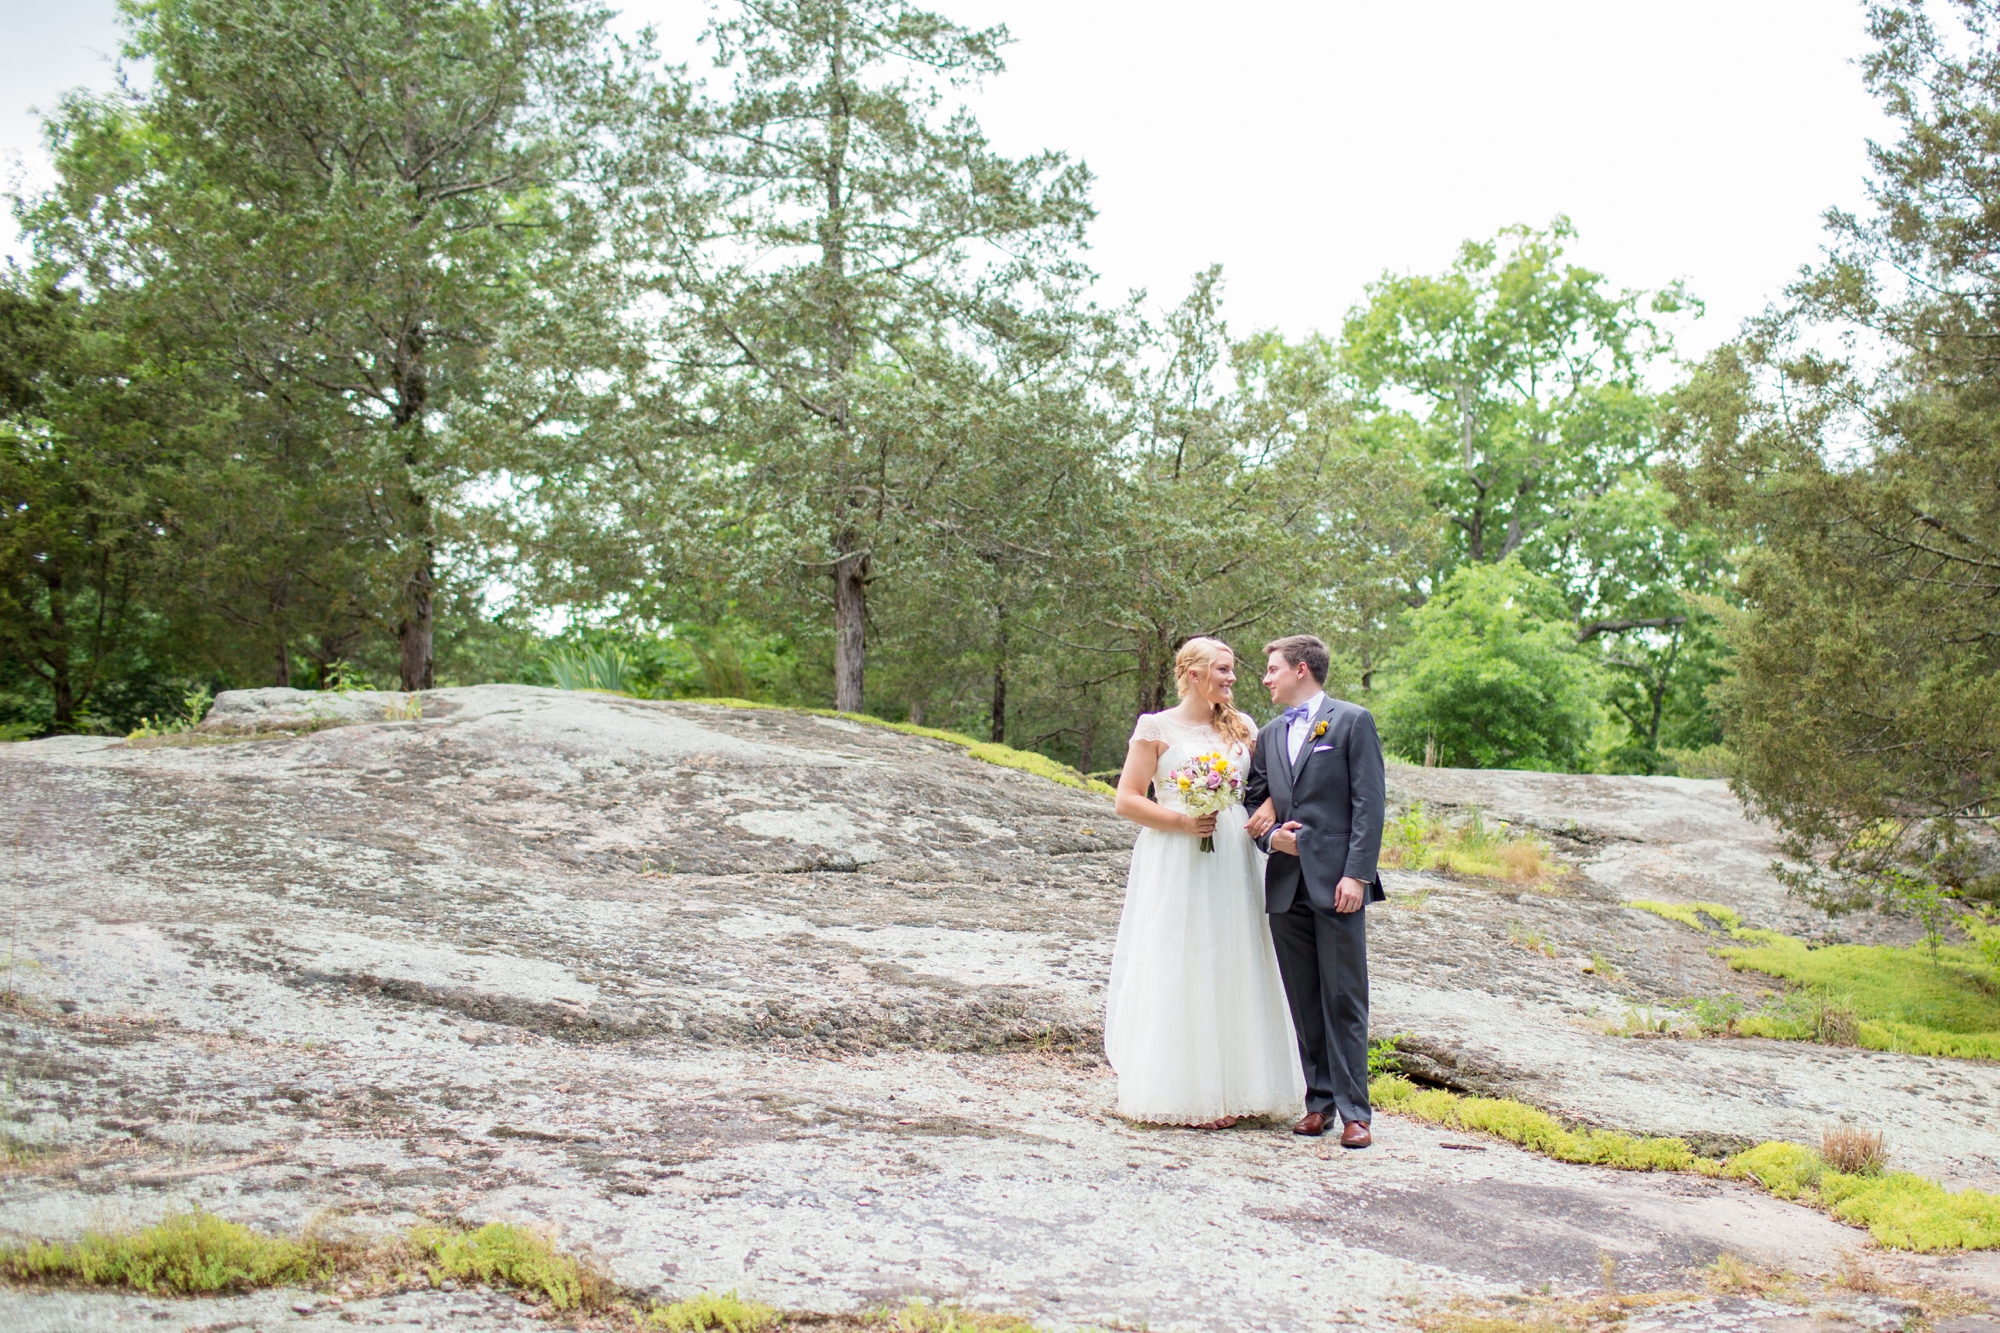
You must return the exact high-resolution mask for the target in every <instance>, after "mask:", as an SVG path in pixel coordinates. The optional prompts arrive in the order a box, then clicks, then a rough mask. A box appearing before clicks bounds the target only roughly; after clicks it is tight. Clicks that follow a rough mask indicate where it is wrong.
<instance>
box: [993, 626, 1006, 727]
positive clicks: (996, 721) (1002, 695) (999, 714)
mask: <svg viewBox="0 0 2000 1333" xmlns="http://www.w3.org/2000/svg"><path fill="white" fill-rule="evenodd" d="M998 611H999V616H998V619H999V622H1000V629H999V632H998V633H997V634H996V635H995V636H994V641H993V711H992V715H991V716H992V726H991V731H992V740H993V743H994V744H995V745H1002V744H1005V743H1006V740H1007V608H1006V607H1004V606H1003V607H1000V608H998Z"/></svg>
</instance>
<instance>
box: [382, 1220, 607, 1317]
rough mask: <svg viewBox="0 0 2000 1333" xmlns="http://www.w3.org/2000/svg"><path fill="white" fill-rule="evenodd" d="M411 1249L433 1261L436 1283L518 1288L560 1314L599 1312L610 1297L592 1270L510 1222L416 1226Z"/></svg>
mask: <svg viewBox="0 0 2000 1333" xmlns="http://www.w3.org/2000/svg"><path fill="white" fill-rule="evenodd" d="M410 1244H411V1245H412V1246H414V1247H415V1248H416V1250H417V1252H418V1253H419V1254H420V1255H422V1256H423V1257H424V1258H425V1259H427V1260H428V1261H429V1263H430V1266H431V1280H432V1281H433V1282H438V1281H442V1280H443V1279H444V1278H447V1277H450V1278H457V1279H459V1280H460V1281H470V1282H481V1283H484V1284H486V1285H487V1286H505V1287H516V1288H519V1289H521V1290H523V1291H532V1292H537V1293H539V1294H541V1295H543V1296H546V1297H547V1298H548V1300H549V1304H551V1305H553V1306H554V1307H555V1308H556V1309H558V1310H577V1309H599V1308H602V1307H603V1305H604V1304H605V1302H606V1299H607V1298H608V1297H609V1295H610V1284H609V1282H608V1281H607V1280H606V1279H605V1278H604V1277H603V1276H602V1275H601V1274H599V1273H598V1272H597V1271H596V1270H595V1269H594V1268H591V1267H590V1266H589V1265H587V1264H585V1263H584V1262H583V1261H581V1260H579V1259H578V1258H576V1256H574V1255H569V1254H564V1253H562V1252H561V1251H560V1250H558V1249H556V1247H555V1246H554V1245H551V1244H550V1243H549V1241H548V1239H547V1238H546V1237H543V1236H539V1235H537V1234H536V1233H534V1232H532V1231H530V1230H528V1229H527V1228H526V1227H520V1226H515V1225H513V1224H512V1223H508V1222H488V1223H487V1224H486V1225H485V1226H483V1227H480V1228H479V1229H478V1230H477V1231H454V1230H449V1229H446V1228H443V1227H418V1228H416V1229H415V1230H414V1231H412V1232H411V1233H410Z"/></svg>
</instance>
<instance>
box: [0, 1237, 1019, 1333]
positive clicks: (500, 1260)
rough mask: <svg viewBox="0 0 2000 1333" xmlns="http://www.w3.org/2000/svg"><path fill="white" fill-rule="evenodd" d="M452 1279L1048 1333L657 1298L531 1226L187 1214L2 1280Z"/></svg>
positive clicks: (324, 1284)
mask: <svg viewBox="0 0 2000 1333" xmlns="http://www.w3.org/2000/svg"><path fill="white" fill-rule="evenodd" d="M447 1279H451V1280H455V1281H457V1282H460V1283H464V1284H467V1285H472V1284H477V1285H481V1286H486V1287H492V1288H496V1289H501V1290H507V1291H513V1292H516V1293H518V1294H519V1295H520V1297H521V1299H523V1300H524V1301H527V1302H529V1303H531V1304H534V1305H537V1306H542V1307H544V1308H545V1309H550V1310H553V1311H557V1312H562V1313H563V1314H565V1315H567V1316H568V1317H569V1319H570V1320H571V1321H574V1320H576V1319H577V1318H582V1319H583V1320H584V1323H583V1325H581V1326H585V1327H590V1328H604V1327H612V1328H635V1329H638V1328H650V1329H667V1330H669V1331H670V1333H771V1331H772V1330H776V1329H779V1328H786V1329H807V1328H811V1329H815V1330H818V1333H828V1331H829V1330H831V1331H832V1333H1035V1331H1034V1328H1033V1326H1032V1325H1030V1324H1028V1323H1027V1322H1025V1321H1023V1320H1021V1319H1019V1318H1016V1317H1013V1316H1008V1315H993V1314H983V1313H980V1312H977V1311H971V1310H965V1309H962V1308H961V1307H959V1306H956V1305H934V1304H930V1303H928V1302H924V1301H911V1302H910V1303H909V1304H908V1305H906V1306H904V1307H903V1308H902V1309H900V1310H898V1309H876V1310H870V1311H866V1312H862V1313H858V1314H851V1315H835V1316H829V1315H824V1314H813V1313H806V1312H798V1311H791V1312H787V1311H781V1310H778V1309H776V1308H774V1307H772V1306H769V1305H763V1304H760V1303H759V1302H757V1301H753V1300H745V1299H744V1298H742V1297H741V1296H738V1295H737V1294H736V1293H735V1292H733V1291H731V1292H723V1293H716V1292H703V1293H701V1294H699V1295H695V1296H690V1297H687V1298H686V1299H683V1300H678V1301H672V1302H663V1301H658V1300H649V1299H647V1298H646V1297H644V1296H642V1295H640V1294H639V1293H637V1292H632V1291H626V1290H622V1289H620V1288H619V1287H618V1285H617V1284H616V1283H615V1282H613V1281H612V1279H611V1278H610V1276H609V1275H607V1274H606V1273H605V1272H604V1271H603V1270H601V1269H599V1268H598V1267H597V1266H596V1265H595V1264H593V1263H592V1262H591V1261H590V1260H589V1259H588V1258H586V1257H582V1256H578V1255H574V1254H570V1253H567V1252H565V1251H563V1250H562V1249H560V1248H558V1247H557V1246H556V1245H555V1244H553V1243H552V1242H551V1241H550V1240H549V1239H548V1238H547V1237H545V1236H543V1235H541V1234H539V1233H538V1232H535V1231H532V1230H530V1229H528V1228H527V1227H521V1226H515V1225H512V1224H510V1223H506V1222H490V1223H488V1224H486V1225H485V1226H481V1227H474V1228H467V1227H452V1226H420V1227H416V1228H413V1229H412V1230H411V1231H410V1232H409V1233H408V1234H407V1235H403V1236H391V1237H387V1238H384V1239H381V1240H377V1241H372V1242H354V1243H342V1242H329V1241H325V1240H322V1239H319V1238H317V1237H314V1236H312V1235H307V1236H305V1237H303V1238H299V1239H292V1238H289V1237H283V1236H272V1235H268V1234H265V1233H263V1232H259V1231H253V1230H251V1229H250V1228H249V1227H246V1226H241V1225H239V1224H238V1223H235V1222H230V1221H225V1220H224V1219H222V1218H220V1217H217V1216H215V1215H214V1214H213V1213H205V1212H200V1211H196V1212H191V1213H174V1214H170V1215H169V1216H167V1217H166V1218H165V1219H164V1220H162V1221H160V1222H158V1223H155V1224H154V1225H152V1226H149V1227H142V1228H139V1229H136V1230H132V1231H119V1232H96V1231H93V1232H88V1233H86V1234H85V1235H84V1237H83V1239H81V1240H79V1241H77V1242H75V1243H74V1244H66V1243H64V1242H61V1241H36V1240H31V1241H28V1242H26V1243H24V1244H18V1245H10V1246H0V1281H5V1282H11V1283H15V1284H18V1285H22V1286H34V1287H59V1288H64V1287H66V1288H75V1287H99V1288H110V1289H114V1290H125V1291H138V1292H146V1293H148V1294H149V1295H156V1296H207V1295H215V1294H221V1293H232V1292H243V1291H253V1290H258V1289H261V1288H270V1287H300V1288H306V1289H313V1290H321V1291H326V1290H330V1289H331V1288H332V1287H333V1286H334V1285H335V1284H336V1283H337V1284H338V1285H339V1288H340V1291H341V1293H342V1294H343V1295H368V1296H387V1295H390V1294H393V1293H395V1292H398V1291H409V1290H423V1289H425V1288H429V1287H435V1286H438V1285H440V1284H441V1283H443V1282H444V1281H446V1280H447Z"/></svg>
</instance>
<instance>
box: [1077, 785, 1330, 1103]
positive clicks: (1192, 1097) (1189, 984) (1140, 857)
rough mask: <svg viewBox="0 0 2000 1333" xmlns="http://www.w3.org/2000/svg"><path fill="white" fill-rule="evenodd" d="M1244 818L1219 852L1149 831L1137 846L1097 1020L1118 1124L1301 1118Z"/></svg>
mask: <svg viewBox="0 0 2000 1333" xmlns="http://www.w3.org/2000/svg"><path fill="white" fill-rule="evenodd" d="M1246 818H1247V817H1246V815H1245V813H1244V810H1243V807H1242V806H1240V805H1239V806H1234V807H1231V808H1230V809H1228V810H1225V811H1223V813H1222V815H1221V817H1220V818H1219V819H1218V820H1217V821H1216V828H1215V850H1214V851H1213V852H1204V851H1202V850H1201V839H1199V838H1197V837H1193V836H1191V835H1188V834H1182V833H1161V832H1158V831H1156V830H1153V829H1142V830H1140V833H1139V840H1138V842H1137V843H1136V844H1134V846H1133V848H1132V870H1131V874H1130V875H1129V876H1128V877H1127V879H1126V881H1125V912H1124V916H1123V917H1122V918H1121V919H1120V921H1119V923H1118V943H1117V946H1116V947H1115V948H1114V949H1113V951H1112V954H1111V984H1110V986H1109V987H1108V988H1107V990H1108V995H1107V998H1106V1002H1105V1016H1104V1050H1105V1054H1106V1055H1108V1056H1109V1057H1110V1059H1111V1067H1112V1068H1113V1069H1115V1070H1116V1071H1117V1072H1118V1114H1119V1115H1121V1116H1124V1117H1125V1118H1127V1119H1129V1120H1139V1121H1145V1122H1148V1123H1152V1124H1169V1125H1193V1124H1200V1123H1202V1122H1204V1121H1209V1120H1219V1119H1221V1118H1222V1117H1224V1116H1256V1115H1286V1116H1290V1115H1297V1114H1300V1113H1301V1112H1302V1111H1303V1110H1304V1108H1305V1095H1306V1085H1305V1079H1304V1078H1303V1077H1302V1076H1301V1074H1300V1072H1299V1048H1298V1042H1297V1040H1296V1039H1295V1038H1294V1037H1293V1034H1292V1016H1291V1010H1290V1009H1288V1008H1287V1007H1286V1004H1285V988H1284V982H1283V981H1282V980H1281V979H1280V978H1279V975H1278V959H1277V955H1276V954H1275V953H1273V952H1272V949H1271V923H1270V919H1269V918H1268V917H1266V916H1265V914H1264V870H1263V855H1262V853H1260V852H1259V851H1258V850H1257V846H1256V844H1255V843H1253V842H1252V841H1250V835H1249V834H1247V833H1246V832H1244V829H1243V825H1244V823H1245V820H1246Z"/></svg>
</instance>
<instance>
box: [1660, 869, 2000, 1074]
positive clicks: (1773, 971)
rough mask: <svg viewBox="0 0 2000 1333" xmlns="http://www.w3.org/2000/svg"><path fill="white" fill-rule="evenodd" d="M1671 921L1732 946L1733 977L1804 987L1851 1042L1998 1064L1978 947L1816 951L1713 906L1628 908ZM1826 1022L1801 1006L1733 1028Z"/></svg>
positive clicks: (1999, 1008)
mask: <svg viewBox="0 0 2000 1333" xmlns="http://www.w3.org/2000/svg"><path fill="white" fill-rule="evenodd" d="M1625 905H1626V906H1627V907H1637V908H1639V909H1641V910H1642V911H1647V912H1651V913H1653V914H1654V915H1656V916H1662V917H1665V918H1666V919H1667V920H1669V921H1677V922H1679V923H1680V924H1682V925H1684V926H1688V927H1690V928H1692V929H1694V930H1698V931H1701V932H1703V933H1704V934H1708V933H1711V930H1710V924H1709V923H1710V922H1713V923H1714V924H1715V925H1716V926H1719V927H1720V928H1721V930H1722V931H1723V932H1724V933H1725V934H1727V935H1728V936H1729V937H1730V938H1731V939H1732V940H1735V941H1736V942H1737V943H1736V944H1735V945H1731V946H1725V947H1723V948H1720V949H1718V950H1716V953H1717V954H1718V956H1720V957H1722V958H1726V959H1728V960H1729V965H1730V966H1731V967H1732V968H1735V969H1737V970H1738V971H1746V970H1747V971H1755V972H1762V973H1765V974H1766V975H1768V976H1774V977H1779V978H1781V979H1783V980H1785V981H1789V982H1792V983H1794V984H1795V985H1798V986H1801V987H1803V988H1805V990H1806V991H1807V992H1809V993H1810V994H1812V995H1814V996H1818V997H1821V998H1822V999H1824V1000H1826V1001H1827V1002H1829V1003H1833V1004H1835V1005H1836V1007H1837V1008H1838V1009H1840V1010H1843V1011H1847V1012H1851V1013H1852V1015H1853V1018H1854V1022H1853V1024H1852V1027H1853V1033H1852V1037H1851V1040H1852V1041H1853V1042H1854V1043H1856V1044H1859V1045H1861V1046H1865V1047H1867V1048H1869V1049H1870V1050H1877V1051H1901V1052H1904V1053H1907V1054H1910V1055H1939V1056H1954V1057H1957V1058H1960V1059H1971V1060H1996V1059H2000V994H1995V992H1994V989H1993V986H1992V984H1991V982H1990V981H1989V979H1988V968H1987V966H1986V962H1985V957H1984V955H1983V953H1982V952H1981V950H1979V949H1978V948H1977V947H1976V946H1973V945H1947V946H1945V947H1944V948H1942V949H1940V950H1939V951H1938V959H1937V961H1936V962H1933V961H1932V960H1931V956H1930V951H1929V950H1928V949H1927V948H1923V947H1912V948H1895V947H1892V946H1888V945H1863V944H1832V945H1826V946H1824V947H1821V948H1813V947H1811V946H1809V945H1807V944H1806V942H1805V941H1803V940H1798V939H1794V938H1792V937H1791V936H1789V935H1781V934H1779V933H1778V932H1777V931H1774V930H1752V929H1749V928H1746V927H1745V926H1744V925H1743V923H1742V918H1741V917H1739V916H1738V915H1737V914H1736V913H1735V912H1734V911H1732V910H1731V909H1730V908H1727V907H1724V906H1722V905H1720V904H1718V903H1662V902H1652V901H1637V902H1628V903H1627V904H1625ZM1824 1027H1825V1024H1824V1023H1823V1022H1818V1021H1815V1019H1814V1016H1813V1015H1812V1014H1811V1013H1808V1012H1806V1011H1805V1010H1804V1009H1794V1010H1785V1009H1781V1010H1780V1011H1778V1012H1774V1013H1766V1014H1753V1015H1750V1016H1749V1017H1746V1018H1744V1019H1743V1020H1742V1021H1741V1022H1740V1023H1738V1024H1737V1027H1736V1030H1737V1031H1738V1032H1740V1033H1741V1034H1742V1035H1744V1036H1748V1037H1775V1038H1779V1039H1785V1040H1817V1039H1824V1037H1825V1032H1824Z"/></svg>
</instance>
